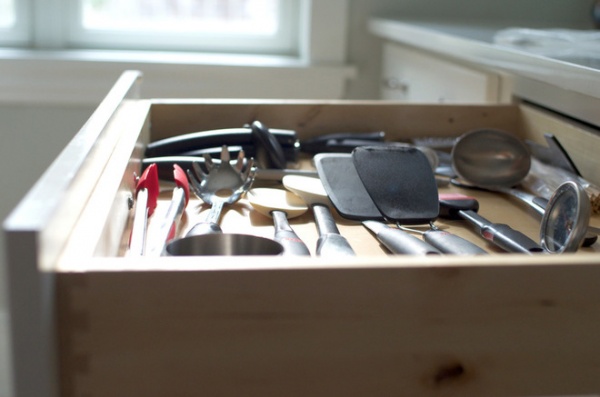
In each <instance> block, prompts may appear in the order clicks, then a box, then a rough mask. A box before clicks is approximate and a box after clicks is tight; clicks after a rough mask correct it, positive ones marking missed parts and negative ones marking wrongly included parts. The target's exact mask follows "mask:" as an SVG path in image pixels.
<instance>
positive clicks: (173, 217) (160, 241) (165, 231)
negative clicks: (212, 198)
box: [150, 164, 190, 256]
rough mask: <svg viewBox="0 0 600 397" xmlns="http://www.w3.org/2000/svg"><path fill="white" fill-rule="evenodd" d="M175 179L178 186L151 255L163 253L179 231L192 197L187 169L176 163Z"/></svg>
mask: <svg viewBox="0 0 600 397" xmlns="http://www.w3.org/2000/svg"><path fill="white" fill-rule="evenodd" d="M173 180H174V181H175V185H176V186H175V188H174V189H173V196H172V198H171V203H170V204H169V208H168V209H167V214H166V215H165V217H164V219H163V221H162V224H161V226H160V228H159V230H158V233H157V236H158V237H157V239H156V240H155V242H154V244H153V245H152V247H151V249H150V255H154V256H158V255H162V254H163V252H164V249H165V247H166V246H167V243H168V242H169V241H170V240H171V239H173V238H174V237H175V235H176V233H177V225H178V223H179V220H180V219H181V216H182V215H183V211H184V210H185V207H186V206H187V203H188V201H189V199H190V188H189V183H188V179H187V176H186V174H185V171H184V170H183V169H182V168H181V167H179V166H178V165H176V164H175V165H173Z"/></svg>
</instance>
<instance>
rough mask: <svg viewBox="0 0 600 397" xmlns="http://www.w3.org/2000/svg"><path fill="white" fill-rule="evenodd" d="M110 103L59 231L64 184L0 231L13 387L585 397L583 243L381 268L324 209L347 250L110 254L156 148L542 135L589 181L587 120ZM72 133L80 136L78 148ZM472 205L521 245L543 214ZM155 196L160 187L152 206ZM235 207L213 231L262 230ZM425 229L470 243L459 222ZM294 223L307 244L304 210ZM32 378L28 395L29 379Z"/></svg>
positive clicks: (586, 254) (350, 107)
mask: <svg viewBox="0 0 600 397" xmlns="http://www.w3.org/2000/svg"><path fill="white" fill-rule="evenodd" d="M129 78H130V79H129V81H130V83H131V82H132V81H133V80H132V79H131V75H129ZM125 98H126V97H125V96H121V97H120V98H119V99H118V100H115V99H114V98H113V97H110V96H109V98H108V99H107V101H109V102H111V101H112V102H115V103H113V105H114V106H113V110H112V111H111V114H110V117H108V118H106V119H105V122H103V123H101V125H100V126H99V128H100V130H101V131H99V136H101V137H105V138H106V137H112V138H110V139H112V140H111V141H110V142H108V143H110V145H112V147H113V148H114V149H113V150H112V151H111V153H110V154H109V155H106V156H104V157H103V159H104V160H103V161H102V162H101V163H98V164H95V166H94V167H91V168H90V167H80V168H77V169H74V170H73V172H74V175H75V176H76V177H77V178H76V179H77V180H81V179H85V178H93V183H89V184H88V185H86V186H87V187H86V188H85V189H84V188H82V187H81V186H82V185H76V186H77V189H76V193H77V197H79V198H80V199H83V200H84V201H85V205H82V206H81V207H82V208H81V209H80V210H78V212H77V214H76V216H74V217H75V218H76V219H75V220H74V221H73V225H72V227H70V230H69V231H68V232H64V233H60V234H56V235H52V234H51V233H50V231H49V230H48V229H47V227H48V225H55V224H56V223H57V222H58V219H57V218H55V217H53V216H52V214H53V213H55V214H64V213H65V211H67V210H68V207H67V206H68V205H69V203H70V201H69V200H59V199H57V198H61V197H67V196H69V195H70V194H71V193H73V192H72V191H70V189H69V188H68V187H67V188H63V187H61V189H58V190H57V191H52V190H49V191H48V195H49V196H51V198H50V199H49V200H48V203H51V204H52V206H53V207H52V208H50V209H48V210H47V214H48V215H47V216H48V219H47V220H46V221H45V222H41V221H40V222H39V225H38V226H37V227H32V228H27V227H25V226H23V225H22V224H20V223H19V221H20V220H21V217H25V218H27V217H26V216H25V215H26V213H27V211H28V210H30V209H31V208H35V206H36V205H39V202H38V201H37V200H35V199H36V198H35V197H30V198H28V199H26V200H25V201H24V203H23V204H22V207H21V208H20V209H19V210H18V211H17V212H16V213H15V214H14V215H13V218H12V220H11V222H10V223H9V225H8V226H9V227H8V229H7V230H8V232H9V236H10V237H11V238H12V240H10V241H18V240H19V237H20V236H22V235H23V233H25V235H26V236H27V239H26V241H25V243H24V244H21V245H20V246H19V247H12V250H11V247H9V253H10V262H9V266H10V277H11V287H12V289H11V293H12V295H11V304H12V305H13V306H12V307H13V311H14V310H19V308H23V307H25V308H27V309H31V310H30V311H29V312H27V315H23V314H22V312H19V313H21V314H20V315H17V316H15V319H14V321H13V324H12V326H13V334H14V335H17V340H18V342H19V345H18V346H19V348H17V350H16V351H17V353H18V357H19V358H18V360H16V361H17V364H18V365H17V371H18V375H17V389H18V390H19V395H21V394H22V395H29V394H27V393H28V392H33V391H41V390H42V388H44V390H46V391H48V390H50V392H49V393H50V394H51V395H52V394H54V395H61V396H69V397H70V396H84V395H85V396H96V395H98V396H106V395H131V396H138V395H139V396H162V395H165V394H169V395H177V396H179V395H183V396H186V395H197V394H205V395H211V396H212V395H239V394H243V395H249V396H254V395H256V396H259V395H260V396H265V395H286V396H304V395H323V396H330V395H345V396H346V395H347V396H364V395H371V394H376V395H384V396H385V395H403V394H406V395H423V396H426V395H431V394H434V393H443V394H444V395H449V396H481V395H490V396H500V395H502V396H506V395H522V396H527V395H530V396H536V395H538V396H541V395H558V394H571V395H572V394H578V393H579V394H586V393H588V394H589V393H592V392H594V391H595V390H598V389H599V388H600V379H599V378H598V377H597V369H598V365H599V363H598V358H597V357H598V352H599V351H600V342H599V339H598V338H597V335H598V334H600V320H599V317H598V315H597V314H598V305H599V304H600V292H599V291H600V290H599V289H598V288H597V279H598V277H599V276H600V253H599V251H600V249H599V248H598V244H596V245H595V246H594V247H591V248H586V249H583V250H581V252H578V253H577V254H565V255H536V256H527V255H518V254H501V253H499V252H497V251H494V250H493V249H492V248H491V247H490V246H486V248H488V249H490V251H491V253H492V255H489V256H485V257H484V256H477V257H475V256H473V257H459V256H437V257H417V256H399V255H396V256H394V255H388V254H387V252H386V251H385V250H384V249H383V248H382V247H381V246H379V245H378V243H377V242H376V241H375V240H374V239H373V237H372V236H371V235H370V234H369V233H368V232H367V231H365V229H364V228H363V227H362V226H361V225H360V224H359V223H357V222H354V221H349V220H345V219H343V218H341V217H340V216H339V215H337V214H334V215H335V219H336V222H337V223H338V226H339V228H340V230H341V232H342V234H344V235H345V236H347V237H348V238H349V240H350V241H351V244H352V245H354V247H355V248H356V251H357V253H358V254H359V255H358V256H356V257H355V258H333V259H325V258H318V257H297V258H295V257H294V258H290V257H285V258H283V257H266V256H262V257H218V256H213V257H158V258H144V257H142V258H130V257H125V256H124V253H125V251H126V246H127V238H128V236H129V232H130V225H131V216H132V214H131V211H130V210H129V208H128V206H127V202H128V199H129V197H130V196H131V195H132V194H133V173H134V172H138V173H139V169H140V158H141V155H142V153H143V148H144V145H145V144H146V143H148V142H149V141H152V140H157V139H161V138H164V137H168V136H174V135H178V134H184V133H187V132H193V131H199V130H207V129H214V128H227V127H236V126H242V125H244V124H245V123H249V122H251V121H253V120H260V121H262V122H264V123H265V124H266V125H268V126H272V127H276V128H290V129H295V130H296V131H297V132H298V134H299V136H300V138H301V139H304V138H308V137H311V136H315V135H318V134H324V133H329V132H339V131H345V132H347V131H356V132H365V131H374V130H384V131H385V132H386V134H387V135H386V136H387V137H388V139H390V140H406V139H409V138H413V137H423V136H439V137H455V136H459V135H460V134H462V133H464V132H466V131H469V130H472V129H475V128H484V127H485V128H500V129H504V130H507V131H511V132H513V133H514V134H516V135H518V136H520V137H521V138H529V139H534V140H537V141H541V140H542V135H541V133H542V132H553V133H555V134H556V135H558V136H560V137H561V139H562V137H564V138H565V142H566V145H565V146H566V147H567V149H568V150H569V151H570V152H571V154H572V155H573V157H574V159H575V161H576V162H577V163H578V165H579V164H581V165H582V166H583V167H580V168H582V169H585V170H586V172H588V173H589V174H592V172H591V170H593V169H595V168H596V169H597V164H598V163H597V160H596V158H595V157H589V156H587V154H586V153H590V151H591V152H598V151H600V139H599V138H598V136H597V135H596V133H595V131H594V130H593V128H591V127H590V126H584V125H579V124H577V123H575V122H573V121H572V120H567V119H561V118H560V117H556V115H552V114H550V113H547V112H545V111H543V110H540V109H536V108H535V107H533V106H524V105H457V104H455V105H439V104H437V105H436V104H430V105H423V104H406V103H400V102H390V101H328V102H323V101H319V102H315V101H215V100H177V99H159V100H139V99H125ZM92 121H93V120H92ZM92 124H93V123H92ZM87 128H88V129H89V128H91V127H90V124H88V125H87ZM548 129H550V131H548ZM97 132H98V131H97ZM117 132H118V133H117ZM80 134H81V135H80V138H79V140H78V141H77V142H81V139H84V138H85V137H87V136H88V135H87V134H88V132H87V131H86V130H85V128H84V129H83V130H82V132H80ZM106 139H108V138H106ZM77 142H75V144H77ZM104 143H105V144H107V142H104ZM582 153H583V154H582ZM59 160H60V159H59ZM63 160H64V159H63ZM304 165H305V166H306V167H310V166H311V165H310V161H309V160H308V161H306V160H305V161H304ZM90 170H93V171H90ZM58 176H59V175H51V177H52V178H50V180H53V179H54V178H58ZM585 176H586V177H588V175H585ZM596 178H597V176H596ZM46 182H47V179H44V180H43V181H41V183H42V184H45V183H46ZM73 186H75V185H73ZM165 187H166V186H165ZM38 188H39V187H38ZM448 189H451V190H452V189H458V188H454V187H450V188H448ZM469 193H471V194H474V195H477V197H478V198H479V199H480V202H481V204H482V206H481V210H480V212H481V213H482V214H483V215H484V216H486V217H488V218H490V219H493V220H495V221H497V222H506V223H509V224H511V225H518V227H519V228H520V229H522V230H523V231H524V232H526V233H527V234H529V235H530V237H532V238H537V237H536V236H537V233H538V229H539V220H538V219H536V218H534V217H533V216H532V214H531V213H529V212H528V210H527V209H524V208H522V206H519V205H518V204H516V203H515V202H513V201H511V199H509V198H506V197H503V196H500V195H497V194H493V193H486V192H482V193H477V192H473V191H469ZM169 199H170V194H169V191H168V189H167V191H166V192H165V194H164V195H163V196H161V200H160V203H159V207H161V208H164V206H165V205H167V204H168V200H169ZM31 200H33V201H31ZM239 204H240V205H239V206H238V207H236V210H235V211H228V212H227V213H226V214H224V216H223V228H224V229H225V230H236V231H243V232H249V233H255V234H260V235H265V236H270V235H272V231H273V229H272V224H271V223H270V220H268V219H266V218H264V217H263V218H260V217H258V216H254V215H256V214H254V215H253V214H252V213H251V208H250V207H249V206H248V205H247V203H244V202H243V201H241V202H240V203H239ZM507 208H510V210H509V211H507ZM200 210H201V205H200V203H199V202H198V201H197V200H196V202H195V203H193V204H192V203H191V205H190V206H188V209H187V212H186V217H185V218H186V219H187V221H186V222H187V223H186V224H185V225H186V227H189V226H190V225H191V224H192V223H193V222H194V220H195V219H196V218H197V217H199V216H201V214H202V213H201V212H200ZM157 211H160V209H157ZM57 216H58V215H57ZM27 219H28V218H27ZM594 221H597V219H596V220H594ZM437 222H439V224H440V225H441V226H443V227H449V228H452V230H453V231H456V233H457V234H459V235H461V236H463V237H465V238H469V239H472V241H474V242H478V243H479V244H483V243H482V240H481V239H479V238H478V237H477V236H476V235H474V234H473V232H472V230H470V229H469V228H468V227H467V226H465V225H462V224H460V222H457V221H448V222H444V221H441V220H440V221H436V223H437ZM293 226H294V228H295V229H297V230H298V231H299V233H300V234H301V235H302V237H303V238H305V239H306V240H307V241H310V242H311V244H312V243H313V242H314V241H315V239H316V230H315V227H314V223H313V221H312V218H311V216H310V214H306V215H303V217H300V218H297V219H295V220H294V223H293ZM596 226H598V225H596ZM5 228H6V226H5ZM40 236H41V237H43V238H41V237H40ZM50 237H52V238H51V240H48V241H46V240H44V239H50ZM24 251H26V252H25V253H26V255H24V256H23V255H21V256H20V255H19V254H23V252H24ZM47 252H51V253H53V256H47V255H46V254H47ZM56 252H58V253H57V254H54V253H56ZM41 258H44V259H43V262H42V259H41ZM22 269H26V271H23V270H22ZM19 270H20V271H19ZM32 274H33V275H34V276H35V275H36V277H37V278H35V279H34V280H32V277H31V275H32ZM21 291H27V294H24V293H20V292H21ZM49 302H50V303H51V304H50V305H49V304H48V303H49ZM30 329H39V330H41V331H43V332H40V333H38V332H34V333H32V332H26V331H28V330H30ZM40 335H41V336H40ZM56 368H58V373H57V372H56ZM32 370H34V372H33V373H35V374H36V379H42V382H41V383H37V384H35V385H33V383H32V382H31V379H32V378H30V376H31V375H30V374H31V373H32V372H31V371H32ZM52 391H54V392H55V393H52Z"/></svg>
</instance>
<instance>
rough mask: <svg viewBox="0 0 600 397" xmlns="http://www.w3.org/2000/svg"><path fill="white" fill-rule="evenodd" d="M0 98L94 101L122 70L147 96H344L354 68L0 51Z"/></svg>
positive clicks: (286, 60) (141, 54) (145, 54)
mask: <svg viewBox="0 0 600 397" xmlns="http://www.w3.org/2000/svg"><path fill="white" fill-rule="evenodd" d="M0 69H1V70H2V71H3V73H2V74H1V76H0V102H10V103H24V102H27V103H31V102H34V103H51V104H57V103H59V104H81V105H95V104H97V103H99V101H100V100H101V99H102V98H103V97H104V95H105V94H106V93H107V92H108V90H109V89H110V87H111V86H112V84H113V83H114V82H115V81H116V80H117V78H118V77H119V75H120V74H121V73H122V72H123V71H124V70H127V69H136V70H141V71H142V72H144V83H143V85H142V90H143V92H142V96H143V97H146V98H285V99H341V98H343V97H344V90H345V86H346V81H347V80H348V79H352V78H355V77H356V74H357V72H356V69H355V68H354V67H353V66H348V65H343V64H336V63H334V64H310V63H308V62H305V61H303V60H302V59H299V58H294V57H282V56H257V55H225V54H204V53H202V54H201V53H180V52H149V51H105V50H66V51H63V50H61V51H36V50H19V49H0Z"/></svg>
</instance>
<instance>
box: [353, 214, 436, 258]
mask: <svg viewBox="0 0 600 397" xmlns="http://www.w3.org/2000/svg"><path fill="white" fill-rule="evenodd" d="M362 224H363V225H364V226H365V227H366V228H367V229H369V230H370V231H371V232H373V234H375V237H377V240H379V242H381V244H383V245H384V246H385V247H386V248H387V249H388V250H390V252H392V253H394V254H411V255H439V254H441V251H439V250H438V249H437V248H435V247H434V246H433V245H432V244H429V243H427V242H426V241H423V240H421V239H419V238H417V237H415V236H413V235H411V234H409V233H406V232H405V231H404V230H401V229H397V228H392V227H389V226H388V225H386V224H385V223H383V222H379V221H363V222H362Z"/></svg>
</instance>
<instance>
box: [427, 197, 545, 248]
mask: <svg viewBox="0 0 600 397" xmlns="http://www.w3.org/2000/svg"><path fill="white" fill-rule="evenodd" d="M439 201H440V217H442V218H446V219H464V220H466V221H468V222H469V223H470V224H471V225H473V226H475V227H476V228H477V231H478V232H479V234H480V235H481V236H482V237H483V238H484V239H486V240H488V241H489V242H491V243H493V244H494V245H496V246H498V247H500V248H502V249H503V250H505V251H508V252H519V253H526V254H533V253H539V252H544V249H543V248H542V247H541V246H540V245H539V244H537V243H536V242H535V241H533V240H532V239H530V238H529V237H527V236H526V235H524V234H523V233H521V232H519V231H518V230H515V229H513V228H511V227H510V226H508V225H506V224H500V223H492V222H490V221H489V220H487V219H485V218H484V217H482V216H480V215H478V214H477V211H478V210H479V203H478V202H477V200H476V199H475V198H473V197H469V196H465V195H462V194H454V193H451V194H440V196H439Z"/></svg>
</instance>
